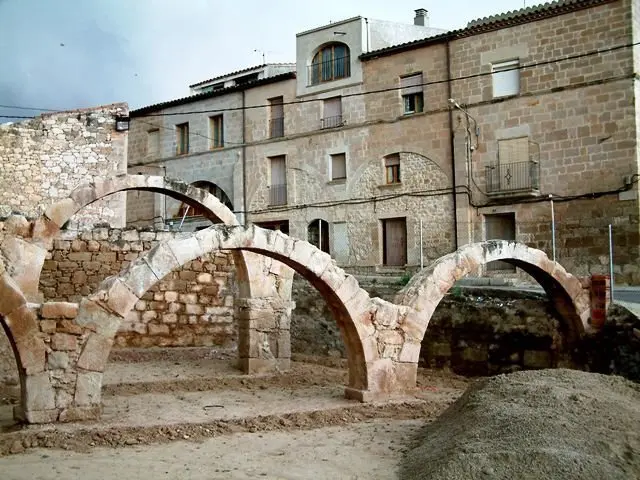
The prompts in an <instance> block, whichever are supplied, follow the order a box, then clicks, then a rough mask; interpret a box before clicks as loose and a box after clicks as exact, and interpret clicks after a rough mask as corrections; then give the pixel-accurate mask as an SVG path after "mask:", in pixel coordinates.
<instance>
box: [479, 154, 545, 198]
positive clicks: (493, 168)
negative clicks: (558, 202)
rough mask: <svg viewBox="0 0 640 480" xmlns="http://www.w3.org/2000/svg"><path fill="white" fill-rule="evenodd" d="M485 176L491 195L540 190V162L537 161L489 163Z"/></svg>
mask: <svg viewBox="0 0 640 480" xmlns="http://www.w3.org/2000/svg"><path fill="white" fill-rule="evenodd" d="M485 176H486V183H487V193H488V194H490V195H505V194H508V195H518V194H531V193H538V192H539V190H540V163H539V162H536V161H527V162H515V163H501V164H498V165H489V166H488V167H486V171H485Z"/></svg>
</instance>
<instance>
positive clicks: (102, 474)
mask: <svg viewBox="0 0 640 480" xmlns="http://www.w3.org/2000/svg"><path fill="white" fill-rule="evenodd" d="M422 424H423V422H422V421H416V420H404V421H402V420H393V421H388V422H387V421H373V422H366V423H359V424H353V425H348V426H337V427H326V428H318V429H314V430H306V431H272V432H263V433H257V432H256V433H236V434H233V435H222V436H219V437H216V438H210V439H206V440H204V441H200V442H194V441H176V442H172V443H169V444H164V445H153V446H147V445H145V446H132V447H129V448H120V449H111V448H96V449H94V450H92V452H91V454H90V455H89V454H82V453H76V452H64V451H58V450H43V449H37V450H32V451H30V452H29V453H27V454H24V455H13V456H10V457H5V458H1V459H0V471H2V478H3V480H14V479H16V480H17V479H27V478H28V479H34V480H36V479H43V480H44V479H59V478H65V479H83V480H111V479H113V480H122V479H125V478H135V479H141V480H145V479H153V480H156V479H163V478H167V479H169V478H170V479H177V478H179V479H203V480H204V479H206V480H211V479H255V478H269V479H291V480H293V479H309V478H322V479H324V478H327V479H329V478H330V479H368V480H375V479H381V480H382V479H385V480H386V479H391V478H395V477H396V475H397V465H398V461H399V459H400V458H401V455H402V453H403V452H404V451H405V450H406V449H407V446H406V441H407V439H408V438H410V437H412V436H413V435H414V434H415V431H416V430H417V429H418V428H419V426H420V425H422Z"/></svg>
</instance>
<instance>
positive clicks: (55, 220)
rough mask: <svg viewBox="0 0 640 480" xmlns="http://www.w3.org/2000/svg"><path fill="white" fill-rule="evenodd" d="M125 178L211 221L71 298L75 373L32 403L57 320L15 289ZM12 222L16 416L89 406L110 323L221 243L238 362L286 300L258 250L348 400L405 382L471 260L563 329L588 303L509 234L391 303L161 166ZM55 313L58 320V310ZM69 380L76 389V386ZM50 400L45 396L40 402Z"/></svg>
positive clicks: (449, 263) (26, 287)
mask: <svg viewBox="0 0 640 480" xmlns="http://www.w3.org/2000/svg"><path fill="white" fill-rule="evenodd" d="M127 190H147V191H154V192H158V193H164V194H167V195H170V196H172V197H174V198H177V199H179V200H181V201H184V202H186V203H189V204H192V205H194V207H196V208H200V209H202V211H203V213H204V215H205V216H206V217H207V218H209V219H210V220H212V221H213V222H215V224H214V225H212V226H211V227H209V228H207V229H205V230H201V231H199V232H197V233H195V234H183V235H182V236H179V237H177V238H174V239H173V240H170V241H167V242H163V243H161V244H159V245H157V246H156V247H154V248H153V249H152V250H150V251H148V252H147V253H145V254H144V255H142V256H141V257H139V258H138V259H137V260H135V261H134V262H132V263H131V265H129V266H128V267H127V268H126V269H125V270H124V271H122V272H121V273H120V274H119V275H117V276H115V277H110V278H107V279H106V280H104V281H103V282H102V283H101V284H100V286H99V287H98V289H97V291H96V292H95V293H94V294H93V295H91V296H90V297H88V298H85V299H83V300H82V301H81V303H80V305H79V308H78V310H77V311H76V312H74V313H73V314H71V315H69V317H72V318H69V320H71V321H72V323H73V325H75V327H74V328H77V329H78V331H77V332H76V333H77V338H76V342H77V343H76V344H75V345H74V348H75V350H74V352H75V354H74V356H72V367H71V369H72V370H73V372H72V373H73V375H74V378H75V387H74V388H75V392H76V396H75V397H74V403H73V405H71V406H70V407H66V408H56V407H55V405H53V407H54V408H52V409H49V408H43V405H42V404H41V403H38V395H39V396H40V397H42V393H41V392H42V390H43V389H44V390H46V391H52V390H53V389H54V388H56V387H58V386H57V385H54V383H55V381H56V380H55V378H53V377H50V376H49V375H48V373H47V369H48V364H47V350H46V347H45V340H47V339H48V340H51V339H52V338H53V336H55V335H57V334H59V333H61V332H59V331H58V330H56V329H54V330H53V331H51V330H48V331H46V332H45V331H43V329H42V327H41V325H42V322H40V321H39V320H40V318H39V315H40V313H41V311H40V310H38V308H35V307H33V306H32V305H30V304H29V303H28V301H27V297H28V295H25V293H27V292H28V294H33V293H34V292H36V291H37V286H38V282H37V280H38V277H39V272H40V270H41V268H42V262H43V261H44V257H45V254H46V250H47V247H48V245H49V244H50V242H51V241H52V239H53V238H54V237H55V236H56V235H57V233H58V231H59V230H60V227H61V226H62V225H64V223H65V222H66V221H67V220H68V219H69V218H70V217H71V215H73V214H74V213H76V212H77V211H78V210H80V209H81V208H82V207H83V206H85V205H88V204H90V203H92V202H94V201H96V200H98V199H99V198H102V197H104V196H107V195H110V194H113V193H117V192H121V191H127ZM14 230H15V231H14V233H15V235H11V236H9V237H7V239H5V242H4V244H3V251H4V252H5V255H4V256H5V258H9V259H11V262H9V263H10V264H5V265H4V266H3V268H4V270H3V272H2V277H1V278H0V315H1V316H2V319H3V321H2V323H3V327H4V328H5V330H6V332H7V335H8V336H9V338H10V340H11V343H12V346H13V347H14V351H15V354H16V358H17V360H18V365H19V371H20V377H21V384H22V387H23V388H22V391H23V394H22V395H23V398H22V402H21V408H20V413H19V416H21V417H22V418H24V419H26V420H28V421H31V422H38V421H55V420H71V419H74V418H86V417H87V416H90V417H91V416H96V415H97V414H98V413H99V408H100V407H99V406H100V390H101V379H102V371H103V370H104V366H105V364H106V360H107V357H108V355H109V352H110V349H111V346H112V345H113V339H114V336H115V334H116V332H117V330H118V326H119V325H120V322H122V320H123V319H124V317H125V316H126V315H127V313H128V311H129V310H130V309H131V308H132V307H133V305H134V304H135V303H136V302H137V301H138V299H140V298H141V296H142V295H143V294H144V293H145V292H146V291H147V290H148V289H149V288H151V287H152V286H153V285H155V283H157V282H159V281H160V280H161V279H162V278H163V277H164V276H165V275H166V274H167V273H169V272H170V271H172V270H174V269H176V268H180V267H181V266H182V265H184V264H185V263H186V262H188V261H190V260H192V259H194V258H196V257H198V256H202V255H204V254H206V253H208V252H211V251H214V250H219V249H220V250H229V251H232V252H233V254H234V259H235V261H236V268H237V269H238V273H237V275H238V283H239V290H240V295H239V297H240V298H239V299H238V300H237V302H236V303H237V305H236V315H237V317H238V320H239V322H244V325H241V330H242V327H244V331H245V334H246V336H247V339H246V340H245V343H248V347H249V353H248V357H247V360H248V361H249V363H250V361H251V360H253V359H255V358H254V357H252V356H251V353H250V350H251V343H252V342H254V341H258V340H259V338H258V337H259V335H260V332H261V328H260V327H261V326H260V325H255V323H256V322H255V319H256V318H266V317H268V316H269V315H268V314H267V315H265V311H266V310H269V311H270V314H271V316H273V315H275V314H276V313H275V312H276V311H278V309H282V308H285V309H286V308H290V305H288V304H287V302H289V301H290V297H289V296H288V295H290V286H289V289H288V290H287V288H284V289H282V288H280V290H278V288H275V287H274V288H271V287H270V286H269V285H268V282H265V269H264V268H263V267H264V264H263V263H261V261H262V260H261V259H264V258H270V259H273V260H276V261H277V262H280V263H281V264H282V265H286V266H287V267H289V268H291V269H293V270H294V271H296V272H298V273H299V274H300V275H302V276H303V277H304V278H306V279H307V280H308V281H309V282H310V283H311V284H312V285H313V286H314V287H315V288H316V289H317V290H318V291H319V292H320V293H321V295H322V296H323V297H324V299H325V300H326V302H327V304H328V306H329V308H330V309H331V311H332V313H333V315H334V318H335V319H336V321H337V323H338V326H339V328H340V330H341V332H342V337H343V341H344V343H345V346H346V350H347V359H348V366H349V381H348V385H347V388H346V395H347V396H349V397H352V398H357V399H360V400H368V399H372V398H376V397H381V396H385V395H388V394H393V393H398V392H404V391H406V390H408V389H411V388H413V387H414V386H415V379H416V372H417V363H418V357H419V352H420V343H421V341H422V338H423V336H424V334H425V332H426V329H427V326H428V323H429V319H430V317H431V314H432V313H433V311H434V310H435V308H436V306H437V304H438V302H439V301H440V299H441V298H442V297H443V296H444V295H445V294H446V292H447V291H448V290H449V288H451V286H453V284H454V283H455V281H456V280H458V279H460V278H462V277H463V276H465V275H467V274H469V273H471V272H473V271H476V270H477V269H478V268H479V267H480V266H481V265H482V264H485V263H488V262H491V261H495V260H506V261H509V262H512V263H514V264H516V265H517V266H519V267H521V268H523V269H524V270H525V271H527V272H529V273H530V274H532V276H533V277H534V278H535V279H536V280H538V281H539V282H540V284H541V285H542V286H543V287H544V288H545V290H546V291H547V293H548V294H549V296H550V297H551V298H552V299H553V300H554V302H555V303H556V306H557V307H558V309H559V311H560V313H561V315H562V318H563V319H564V320H565V324H566V327H567V329H568V331H569V332H570V334H571V336H572V337H577V336H579V335H580V334H581V333H582V332H584V330H585V328H586V325H587V320H588V315H589V302H588V295H587V294H586V292H585V291H584V290H583V289H582V286H581V284H580V282H579V281H578V279H576V278H575V277H573V276H572V275H570V274H568V273H567V272H566V271H565V270H564V269H563V268H562V267H561V266H560V265H559V264H557V263H554V262H552V261H550V260H549V259H548V258H547V257H546V255H545V254H544V253H543V252H540V251H538V250H534V249H530V248H528V247H526V246H525V245H521V244H517V243H513V242H484V243H481V244H473V245H469V246H466V247H463V248H462V249H460V250H458V251H457V252H455V253H453V254H450V255H447V256H445V257H442V258H441V259H440V260H438V261H437V262H435V263H434V264H433V265H431V266H430V267H428V268H426V269H424V270H423V271H421V272H420V273H419V274H418V275H416V276H415V277H414V278H413V279H412V281H411V282H410V283H409V284H408V285H407V286H406V288H404V289H403V290H402V291H401V292H400V293H399V294H398V296H397V298H396V303H395V304H394V303H390V302H386V301H384V300H381V299H378V298H370V297H369V295H368V294H367V293H366V292H365V291H364V290H362V289H361V288H360V287H359V285H358V282H357V281H356V279H355V278H354V277H353V276H351V275H348V274H346V273H345V272H344V271H343V270H342V269H340V268H339V267H337V265H336V264H335V262H334V261H333V260H332V258H331V256H330V255H328V254H327V253H325V252H323V251H322V250H320V249H318V248H316V247H314V246H313V245H311V244H310V243H308V242H306V241H302V240H296V239H293V238H291V237H289V236H288V235H285V234H283V233H282V232H278V231H271V230H265V229H262V228H259V227H256V226H249V227H242V226H239V225H238V222H237V220H236V218H235V216H234V215H233V213H232V212H231V211H230V210H229V209H228V208H227V207H225V206H224V205H223V204H221V203H220V201H219V200H218V199H216V198H215V197H214V196H213V195H211V194H209V193H208V192H206V191H203V190H200V189H197V188H196V187H193V186H188V185H185V184H183V183H181V182H176V181H172V180H168V179H165V178H162V177H145V176H141V175H133V176H130V175H122V176H118V177H114V178H112V179H105V180H97V181H96V182H94V183H92V184H89V185H83V186H80V187H78V188H77V189H75V190H74V191H73V192H72V193H71V195H70V196H69V198H67V199H66V200H63V201H62V202H59V203H57V204H56V205H53V206H52V207H50V208H49V209H47V211H46V212H45V214H44V215H43V216H42V217H41V218H39V219H37V220H36V221H34V222H32V224H30V225H28V226H27V227H26V228H24V227H23V228H16V229H14ZM7 252H9V255H7V254H6V253H7ZM270 269H271V270H273V268H272V267H270ZM25 272H31V273H30V274H25ZM34 272H35V273H34ZM279 272H280V273H282V275H283V276H284V277H287V275H288V278H291V270H288V269H285V268H284V267H283V268H282V269H280V270H279ZM265 283H266V284H267V285H266V286H265ZM276 283H277V282H276ZM274 285H275V283H274ZM256 309H260V310H261V314H260V315H255V310H256ZM267 313H269V312H267ZM65 325H67V327H66V328H68V322H67V324H65ZM252 335H253V337H252ZM241 342H242V340H241ZM248 370H250V368H249V369H248ZM67 381H68V378H67ZM47 382H48V383H47ZM36 389H38V390H39V392H38V394H37V395H36ZM47 389H48V390H47ZM78 391H82V395H77V392H78ZM50 406H51V402H48V403H46V405H44V407H50ZM65 412H66V413H65Z"/></svg>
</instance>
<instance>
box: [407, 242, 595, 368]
mask: <svg viewBox="0 0 640 480" xmlns="http://www.w3.org/2000/svg"><path fill="white" fill-rule="evenodd" d="M496 260H502V261H504V262H507V263H510V264H512V265H514V266H516V267H519V268H521V269H522V270H524V271H525V272H527V273H528V274H529V275H531V276H532V277H533V278H534V279H535V280H536V281H537V282H538V283H539V284H540V285H541V286H542V288H544V290H545V292H546V293H547V295H548V297H549V299H550V300H551V301H552V302H553V304H554V306H555V307H556V309H557V310H558V313H559V314H560V316H561V318H562V320H563V321H564V327H565V328H566V331H567V334H568V339H569V342H575V341H576V340H577V339H578V338H579V337H580V336H581V335H582V334H584V333H585V331H588V329H589V324H588V321H589V316H590V300H589V293H588V291H587V290H585V289H584V288H583V287H582V284H581V283H580V280H578V279H577V278H576V277H574V276H573V275H571V274H570V273H568V272H567V271H566V270H565V269H564V267H562V265H560V264H559V263H556V262H553V261H552V260H550V259H549V258H548V257H547V255H546V254H545V253H544V252H543V251H541V250H537V249H534V248H530V247H528V246H526V245H524V244H522V243H517V242H510V241H506V240H489V241H486V242H479V243H472V244H469V245H465V246H463V247H461V248H460V249H458V250H457V251H455V252H453V253H450V254H448V255H445V256H443V257H441V258H439V259H438V260H436V261H435V262H434V263H432V264H431V265H430V266H428V267H426V268H424V269H423V270H421V271H420V272H418V273H417V274H416V275H415V276H414V277H413V278H412V279H411V280H410V281H409V283H408V284H407V285H406V286H405V287H404V288H403V289H402V290H400V292H398V294H397V295H396V297H395V303H396V304H398V305H406V306H408V307H410V308H412V309H414V310H415V311H416V312H417V318H418V324H417V325H416V327H417V328H418V331H417V332H416V333H417V335H418V336H419V338H423V337H424V335H425V333H426V330H427V326H428V325H429V321H430V320H431V316H432V315H433V312H434V311H435V309H436V307H437V306H438V304H439V303H440V300H442V298H443V297H444V296H445V294H446V293H447V292H448V291H449V289H450V288H451V287H452V286H453V284H454V283H455V282H456V281H458V280H460V279H462V278H464V277H466V276H467V275H468V274H470V273H474V272H478V270H479V268H480V267H481V266H482V265H486V264H487V263H489V262H493V261H496ZM416 355H419V352H416ZM415 361H416V362H417V361H418V358H417V356H416V358H415Z"/></svg>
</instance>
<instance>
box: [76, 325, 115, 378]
mask: <svg viewBox="0 0 640 480" xmlns="http://www.w3.org/2000/svg"><path fill="white" fill-rule="evenodd" d="M114 335H115V332H114ZM112 345H113V339H112V338H107V337H103V336H102V335H98V334H96V333H92V334H91V335H89V337H88V338H87V342H86V343H85V345H84V349H83V350H82V353H81V354H80V358H78V367H79V368H83V369H84V370H89V371H94V372H102V371H103V370H104V367H105V365H106V363H107V358H108V357H109V352H111V346H112Z"/></svg>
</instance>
